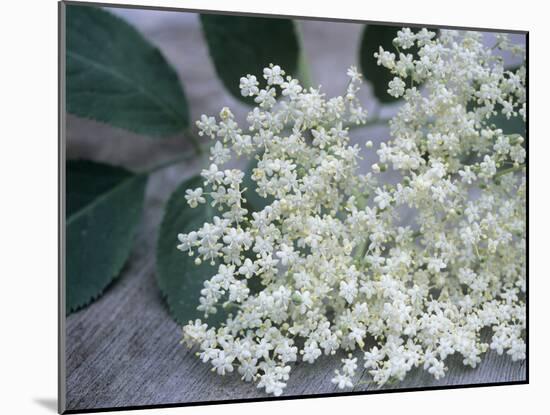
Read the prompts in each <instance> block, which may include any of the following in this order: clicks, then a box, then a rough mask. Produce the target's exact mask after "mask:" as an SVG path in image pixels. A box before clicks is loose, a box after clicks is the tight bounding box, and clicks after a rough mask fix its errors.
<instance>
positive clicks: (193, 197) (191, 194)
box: [185, 187, 206, 208]
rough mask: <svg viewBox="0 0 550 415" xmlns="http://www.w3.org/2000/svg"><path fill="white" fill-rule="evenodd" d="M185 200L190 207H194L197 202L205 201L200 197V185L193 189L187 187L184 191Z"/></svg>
mask: <svg viewBox="0 0 550 415" xmlns="http://www.w3.org/2000/svg"><path fill="white" fill-rule="evenodd" d="M185 200H187V203H188V204H189V206H190V207H192V208H195V207H197V206H198V204H199V203H205V202H206V199H205V198H204V197H202V187H197V188H196V189H195V190H191V189H187V190H186V191H185Z"/></svg>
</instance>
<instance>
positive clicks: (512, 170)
mask: <svg viewBox="0 0 550 415" xmlns="http://www.w3.org/2000/svg"><path fill="white" fill-rule="evenodd" d="M523 168H525V164H520V165H519V166H516V167H509V168H507V169H504V170H501V171H499V172H498V173H496V174H495V175H494V176H493V180H494V179H497V178H499V177H500V176H504V175H505V174H508V173H515V172H516V171H520V170H522V169H523Z"/></svg>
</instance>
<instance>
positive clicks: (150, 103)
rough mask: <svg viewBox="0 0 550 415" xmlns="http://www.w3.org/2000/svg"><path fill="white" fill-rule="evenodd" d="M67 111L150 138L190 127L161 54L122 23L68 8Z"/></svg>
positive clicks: (97, 11) (180, 93)
mask: <svg viewBox="0 0 550 415" xmlns="http://www.w3.org/2000/svg"><path fill="white" fill-rule="evenodd" d="M66 22H67V46H66V60H67V68H66V75H67V95H66V99H67V111H68V112H69V113H71V114H75V115H78V116H80V117H86V118H91V119H94V120H97V121H101V122H105V123H108V124H111V125H113V126H115V127H120V128H124V129H127V130H130V131H133V132H136V133H138V134H144V135H148V136H152V137H161V136H168V135H172V134H175V133H178V132H180V131H182V130H183V129H184V128H185V127H187V126H188V124H189V115H188V108H187V101H186V99H185V95H184V92H183V89H182V86H181V85H180V82H179V80H178V76H177V74H176V72H175V71H174V69H172V67H171V66H170V65H169V63H168V62H167V61H166V59H165V58H164V57H163V55H162V54H161V52H160V51H159V50H158V49H157V48H155V47H154V46H152V45H151V44H150V43H149V42H148V41H147V40H145V38H144V37H143V36H142V35H141V34H140V33H139V32H138V31H137V30H136V29H134V28H133V27H132V26H130V25H129V24H128V23H126V22H125V21H124V20H122V19H120V18H118V17H116V16H114V15H112V14H111V13H109V12H107V11H105V10H102V9H99V8H96V7H92V6H80V5H67V6H66Z"/></svg>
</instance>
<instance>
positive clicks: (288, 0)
mask: <svg viewBox="0 0 550 415" xmlns="http://www.w3.org/2000/svg"><path fill="white" fill-rule="evenodd" d="M114 2H116V3H128V4H142V5H149V6H155V5H156V6H169V7H185V8H202V9H213V10H232V11H249V12H257V13H275V14H291V15H306V16H322V17H334V18H348V19H365V20H380V21H403V22H412V23H425V24H444V25H456V26H474V27H494V28H507V29H515V30H529V31H530V97H531V99H530V127H531V128H530V191H531V192H530V207H529V211H530V224H531V226H530V248H531V249H530V258H531V262H530V265H531V267H530V277H531V278H530V294H531V298H530V300H531V301H530V336H531V354H530V363H531V364H530V381H531V384H530V385H522V386H502V387H489V388H479V389H464V390H444V391H430V392H415V393H402V394H385V395H367V396H354V397H346V398H326V399H308V400H293V401H282V402H267V403H248V404H231V405H222V406H220V405H216V406H208V407H189V408H177V409H164V410H150V411H140V412H137V413H140V414H153V413H155V414H161V413H166V414H175V413H181V414H199V413H200V414H215V413H221V412H223V413H224V414H227V415H230V414H243V415H244V414H257V413H258V411H262V413H265V414H272V413H273V414H280V413H281V412H282V411H284V412H286V413H300V412H302V413H311V414H313V413H338V412H343V411H345V412H350V413H351V412H352V411H353V412H357V413H388V412H389V413H399V411H401V413H406V414H407V415H408V414H416V413H422V414H432V413H433V414H438V415H440V414H442V413H444V414H445V415H447V414H461V415H463V414H465V413H472V414H477V413H491V414H493V413H495V414H499V415H500V414H511V413H517V412H524V411H525V412H527V413H529V412H530V411H529V410H530V409H534V408H536V407H539V408H540V407H542V408H543V407H545V406H548V405H547V403H546V402H547V400H548V396H549V391H550V389H549V388H548V386H550V382H549V381H548V378H549V376H550V375H549V373H548V369H549V364H548V363H549V361H548V355H549V353H548V352H547V348H548V347H549V345H550V341H549V334H548V332H549V330H550V328H549V325H548V318H547V316H548V315H549V310H548V306H547V304H548V302H549V300H548V295H549V293H550V284H549V276H548V273H545V267H544V265H545V264H544V262H543V261H544V258H545V256H548V253H547V246H548V245H547V244H548V241H547V238H545V237H544V236H545V235H547V234H548V233H547V231H548V219H547V215H545V213H546V210H547V204H546V203H545V202H546V200H547V197H548V196H547V195H548V194H550V191H549V186H548V180H546V176H548V171H549V170H548V169H549V167H547V166H548V165H549V164H550V163H549V162H548V157H550V151H549V150H550V149H549V148H548V140H549V138H548V137H547V135H548V134H547V131H546V128H544V129H543V127H546V123H545V121H546V120H547V119H548V117H549V115H548V111H549V110H550V105H549V104H548V100H547V99H546V98H545V97H550V95H549V91H548V85H549V82H548V79H547V77H548V75H547V73H549V72H550V65H549V59H548V56H549V53H548V45H549V42H548V41H549V39H548V26H549V22H548V12H547V11H546V10H545V9H544V7H543V5H544V3H543V2H530V3H528V2H527V1H523V2H518V1H516V2H511V1H503V0H500V1H487V0H485V1H481V0H475V1H470V0H460V1H456V2H453V3H446V2H443V1H441V0H439V1H420V0H393V1H391V2H375V1H369V2H365V1H357V0H338V1H333V2H329V1H325V2H321V1H315V2H311V3H309V2H298V1H296V0H278V1H276V2H273V1H271V2H269V1H263V2H259V1H257V0H255V1H250V0H232V1H231V2H229V3H228V2H227V0H226V1H223V0H185V1H184V0H179V1H176V0H171V1H168V0H165V1H159V0H155V1H147V0H131V1H114ZM536 5H539V6H536ZM2 9H3V10H2V22H1V24H0V31H1V39H2V49H1V52H0V53H1V56H2V59H1V65H0V68H1V69H0V70H1V77H0V82H1V83H2V89H1V90H0V91H1V92H0V100H1V101H0V102H1V106H2V110H3V111H2V113H1V114H2V116H1V117H0V120H1V123H0V126H1V130H2V134H1V135H0V137H1V139H2V143H3V148H2V151H1V154H2V155H3V157H2V162H1V163H0V168H1V169H2V170H1V174H0V180H1V182H0V183H1V189H2V196H3V197H2V210H1V215H0V231H1V238H0V241H1V244H2V245H1V249H2V250H1V252H2V261H1V262H0V263H1V264H2V272H1V284H2V285H1V288H2V290H1V292H2V301H1V302H0V304H1V305H0V306H1V307H2V309H1V314H0V315H1V316H2V329H3V330H2V342H0V344H1V346H0V347H1V354H0V356H2V363H3V364H2V367H1V372H2V376H1V379H2V380H3V386H4V388H3V393H2V395H3V396H2V402H1V403H0V406H1V407H2V412H3V413H32V414H40V413H46V414H47V413H49V414H51V413H53V409H51V408H53V405H55V403H54V402H55V399H56V389H57V359H56V356H57V344H56V342H57V4H56V1H55V0H32V1H31V0H26V1H15V0H12V1H11V2H6V3H5V4H3V5H2ZM6 144H7V147H5V146H6ZM545 173H546V176H545ZM535 325H536V326H537V329H535ZM45 403H46V404H45ZM44 404H45V405H44ZM48 407H50V408H48ZM537 412H540V411H537ZM120 413H126V412H120Z"/></svg>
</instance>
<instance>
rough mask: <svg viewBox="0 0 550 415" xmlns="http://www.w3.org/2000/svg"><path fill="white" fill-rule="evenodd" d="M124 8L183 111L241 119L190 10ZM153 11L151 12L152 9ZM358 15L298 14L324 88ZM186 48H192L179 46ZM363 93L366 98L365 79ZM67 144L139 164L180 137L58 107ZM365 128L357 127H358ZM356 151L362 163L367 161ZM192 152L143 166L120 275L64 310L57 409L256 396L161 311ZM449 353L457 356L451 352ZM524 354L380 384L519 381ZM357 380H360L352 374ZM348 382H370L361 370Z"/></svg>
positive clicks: (297, 384)
mask: <svg viewBox="0 0 550 415" xmlns="http://www.w3.org/2000/svg"><path fill="white" fill-rule="evenodd" d="M125 13H127V14H128V16H127V17H129V18H130V20H131V21H133V23H134V24H136V25H137V26H138V27H139V28H140V30H141V31H142V32H143V33H144V34H145V35H146V36H147V37H148V38H150V39H151V40H152V41H153V42H155V43H156V44H157V45H158V46H159V47H160V48H161V49H162V50H163V52H164V53H165V55H166V56H167V58H168V59H169V60H170V61H171V62H172V63H173V64H174V65H175V67H176V69H177V71H178V73H179V75H180V78H181V79H182V81H183V84H184V85H185V88H186V94H187V97H188V99H189V101H190V103H191V110H192V114H191V118H192V119H197V118H198V116H200V114H201V113H203V112H204V113H210V114H214V113H216V112H217V111H219V109H220V107H222V106H224V105H228V106H230V107H231V108H232V109H234V112H235V114H236V117H237V119H238V120H239V119H240V120H242V119H243V118H244V116H245V114H246V107H244V106H242V105H241V104H239V103H238V102H237V101H236V100H234V99H233V98H231V97H229V96H228V95H227V94H225V93H224V92H223V91H224V90H223V86H222V85H221V83H219V81H218V80H217V78H216V76H215V73H214V69H213V68H212V66H211V64H210V62H209V59H208V54H207V51H206V49H205V47H204V43H203V40H202V38H201V35H200V30H199V28H198V22H197V20H196V19H195V18H189V16H187V17H185V16H182V15H179V14H177V13H164V14H162V13H161V12H147V14H146V15H144V14H143V13H141V14H140V13H138V12H137V11H127V12H125ZM152 13H153V14H152ZM361 29H362V26H361V25H350V24H342V23H328V22H314V21H310V22H304V23H303V25H302V34H303V39H304V42H305V44H306V52H307V55H308V58H309V59H310V61H311V62H312V69H313V75H314V79H316V80H317V81H319V82H320V83H322V84H323V87H324V89H325V91H326V92H327V93H328V95H333V94H341V93H342V91H343V90H344V89H345V84H346V82H347V81H346V78H345V76H343V74H344V73H345V69H346V67H347V66H349V65H350V64H353V63H354V62H355V59H356V45H357V42H358V40H359V34H360V31H361ZM189 51H192V53H188V52H189ZM366 89H367V91H366V92H367V93H366V95H364V98H365V102H366V105H367V107H368V108H371V103H372V100H369V95H368V88H366ZM67 127H68V133H67V135H68V142H67V145H68V147H67V154H68V156H69V157H71V158H75V157H85V158H92V159H95V160H100V161H107V162H112V163H115V164H120V165H124V166H127V167H130V168H135V169H143V168H145V167H147V166H150V165H153V164H155V163H156V162H158V161H160V160H165V159H168V158H170V157H173V156H174V155H176V154H179V153H180V152H181V151H184V150H185V149H186V148H187V147H188V144H186V141H185V140H182V137H174V138H171V139H168V140H158V141H155V140H150V139H147V138H143V137H139V136H136V135H133V134H130V133H127V132H124V131H122V130H117V129H113V128H110V127H108V126H104V125H101V124H98V123H94V122H92V121H86V120H78V119H75V118H74V117H70V116H69V117H68V125H67ZM365 136H366V137H365ZM385 136H387V132H385V131H383V130H379V129H378V130H377V129H370V130H367V131H366V132H365V133H364V134H361V132H357V133H355V139H356V140H357V142H365V141H366V139H372V140H373V141H375V142H377V141H378V140H379V139H381V138H383V137H385ZM373 156H374V155H372V154H371V155H369V156H367V158H366V159H365V166H368V165H370V163H372V162H373V161H374V158H373ZM198 168H200V162H198V161H195V162H194V163H191V164H189V163H188V164H187V165H185V166H176V167H173V168H170V169H167V170H166V171H162V172H160V173H158V174H156V175H155V176H153V177H152V178H151V180H150V182H149V184H148V190H147V197H146V206H145V209H144V212H145V213H144V215H145V216H144V220H143V221H142V225H141V228H140V232H139V237H138V239H137V243H136V245H135V248H134V251H133V253H132V255H131V258H130V260H129V261H128V264H127V265H126V267H125V269H124V270H123V272H122V274H121V276H120V277H119V278H118V280H116V281H115V282H114V283H113V284H112V285H111V286H110V287H109V288H108V290H107V292H106V293H105V295H103V296H102V297H101V298H100V299H99V300H97V301H96V302H95V303H93V304H91V305H90V306H89V307H87V308H85V309H84V310H81V311H79V312H77V313H75V314H73V315H71V316H69V317H68V319H67V340H66V350H67V354H66V364H67V371H66V372H67V380H66V388H67V409H90V408H102V407H103V408H105V407H120V406H129V405H131V406H134V405H151V404H168V403H184V402H201V401H212V400H217V401H218V400H230V399H246V398H257V397H265V396H266V395H265V394H264V393H263V392H262V391H261V390H259V389H257V388H256V387H255V386H254V385H251V384H247V383H244V382H243V381H241V380H240V379H239V377H238V375H237V374H233V375H232V376H226V377H220V376H218V375H216V374H214V373H212V372H210V370H209V367H210V366H209V365H206V364H203V363H201V362H200V361H199V359H197V358H196V357H195V356H194V355H193V352H192V351H189V350H188V349H186V348H185V347H184V346H182V345H180V344H179V341H180V328H179V327H178V326H177V324H176V323H174V321H173V320H172V319H171V317H170V316H169V314H168V312H167V309H166V307H165V305H164V302H163V300H162V298H161V295H160V292H159V290H158V288H157V286H156V281H155V258H154V248H155V243H156V236H157V230H158V224H159V222H160V219H161V214H162V208H163V206H164V203H165V201H166V199H167V198H168V196H169V195H170V193H171V192H172V191H173V190H174V189H175V187H176V186H177V185H178V184H179V183H180V182H181V181H182V180H183V179H184V178H185V177H187V176H189V175H190V174H192V173H193V172H194V171H196V170H197V169H198ZM457 360H459V359H457ZM339 365H340V356H337V357H332V358H330V357H329V358H322V359H321V360H319V361H318V362H316V364H315V365H309V364H307V363H299V364H297V365H296V367H295V368H294V369H293V372H292V376H291V378H290V381H289V383H288V386H287V388H286V390H285V395H286V396H289V395H311V394H321V393H334V392H338V390H337V388H336V387H335V385H333V384H332V383H331V382H330V379H331V377H332V375H333V371H334V369H335V368H337V367H339ZM525 377H526V366H525V364H524V363H512V362H511V360H510V359H509V358H508V357H506V356H497V355H496V354H495V353H493V352H490V353H488V354H487V355H486V356H485V357H484V359H483V361H482V363H481V364H480V366H479V367H478V368H477V369H468V368H465V367H463V366H462V365H461V364H460V362H459V361H453V363H452V365H451V369H450V370H449V372H448V373H447V375H446V376H445V378H443V379H441V380H439V381H436V380H434V379H433V378H432V377H431V376H430V375H428V374H427V373H425V372H424V371H422V370H416V371H414V372H412V373H410V374H409V376H408V377H407V378H406V379H405V381H404V382H402V383H400V384H396V385H391V386H387V388H415V387H430V386H444V385H464V384H475V383H489V382H490V383H492V382H506V381H522V380H524V379H525ZM361 381H364V382H363V383H361ZM361 381H360V383H361V384H360V385H359V386H357V387H356V388H355V390H356V391H362V390H369V389H375V388H376V386H370V385H369V384H368V383H366V382H367V381H368V376H367V375H366V373H363V374H362V375H361Z"/></svg>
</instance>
